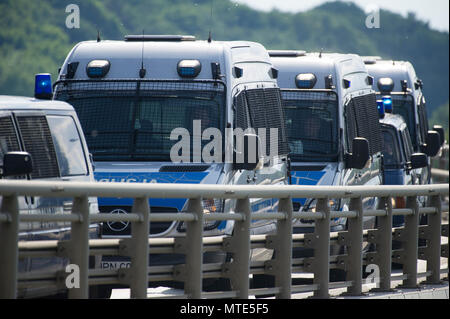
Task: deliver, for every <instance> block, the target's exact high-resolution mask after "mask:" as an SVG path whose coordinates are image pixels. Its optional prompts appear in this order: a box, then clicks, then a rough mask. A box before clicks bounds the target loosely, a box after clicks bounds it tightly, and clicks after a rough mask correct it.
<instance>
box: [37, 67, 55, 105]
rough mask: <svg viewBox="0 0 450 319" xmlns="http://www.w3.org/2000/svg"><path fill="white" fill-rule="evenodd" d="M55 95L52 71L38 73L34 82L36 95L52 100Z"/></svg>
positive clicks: (39, 97) (38, 97)
mask: <svg viewBox="0 0 450 319" xmlns="http://www.w3.org/2000/svg"><path fill="white" fill-rule="evenodd" d="M52 96H53V88H52V77H51V75H50V73H40V74H36V77H35V82H34V97H35V98H37V99H43V100H51V99H52Z"/></svg>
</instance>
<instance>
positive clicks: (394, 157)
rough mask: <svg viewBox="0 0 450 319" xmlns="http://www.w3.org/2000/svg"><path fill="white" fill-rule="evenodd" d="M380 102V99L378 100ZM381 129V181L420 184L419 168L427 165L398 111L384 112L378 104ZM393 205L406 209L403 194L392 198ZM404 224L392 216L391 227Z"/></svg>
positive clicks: (390, 183)
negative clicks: (396, 112) (415, 151)
mask: <svg viewBox="0 0 450 319" xmlns="http://www.w3.org/2000/svg"><path fill="white" fill-rule="evenodd" d="M379 103H380V104H381V103H383V101H379ZM380 110H381V112H380V123H381V132H382V134H383V145H384V147H383V170H382V171H383V184H384V185H416V184H419V183H420V180H419V178H420V171H418V169H419V168H423V167H426V166H427V165H428V159H427V156H426V155H425V154H424V153H414V149H413V146H412V142H411V138H410V135H409V131H408V127H407V124H406V122H405V121H404V119H403V117H402V116H401V115H398V114H392V113H384V112H383V109H382V106H381V107H380ZM393 208H406V199H405V198H404V197H395V198H394V199H393ZM403 223H404V216H394V217H393V225H394V227H400V226H402V225H403Z"/></svg>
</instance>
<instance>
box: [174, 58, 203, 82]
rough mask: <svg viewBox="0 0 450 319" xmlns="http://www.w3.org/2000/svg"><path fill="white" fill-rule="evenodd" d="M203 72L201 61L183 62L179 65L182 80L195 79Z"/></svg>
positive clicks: (178, 69) (178, 70)
mask: <svg viewBox="0 0 450 319" xmlns="http://www.w3.org/2000/svg"><path fill="white" fill-rule="evenodd" d="M201 70H202V64H201V63H200V61H199V60H181V61H180V62H178V65H177V72H178V75H179V76H180V77H182V78H195V77H196V76H197V75H199V73H200V71H201Z"/></svg>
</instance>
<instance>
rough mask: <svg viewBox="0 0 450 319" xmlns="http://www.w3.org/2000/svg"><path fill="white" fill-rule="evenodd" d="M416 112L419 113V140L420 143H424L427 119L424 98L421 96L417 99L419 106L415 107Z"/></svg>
mask: <svg viewBox="0 0 450 319" xmlns="http://www.w3.org/2000/svg"><path fill="white" fill-rule="evenodd" d="M417 111H418V113H419V129H420V139H421V142H422V143H425V141H426V139H427V134H428V118H427V109H426V104H425V98H424V97H423V95H421V96H420V97H419V104H418V105H417Z"/></svg>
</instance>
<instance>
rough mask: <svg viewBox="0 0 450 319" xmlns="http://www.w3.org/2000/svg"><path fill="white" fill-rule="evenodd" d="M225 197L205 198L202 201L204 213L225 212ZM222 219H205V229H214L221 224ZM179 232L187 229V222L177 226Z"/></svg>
mask: <svg viewBox="0 0 450 319" xmlns="http://www.w3.org/2000/svg"><path fill="white" fill-rule="evenodd" d="M223 202H224V200H223V199H204V200H203V201H202V206H203V214H210V213H222V212H223ZM219 224H220V221H217V220H205V221H203V230H212V229H214V228H216V227H217V226H219ZM177 229H178V231H179V232H185V231H186V224H185V223H184V222H181V223H180V225H179V226H178V227H177Z"/></svg>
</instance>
